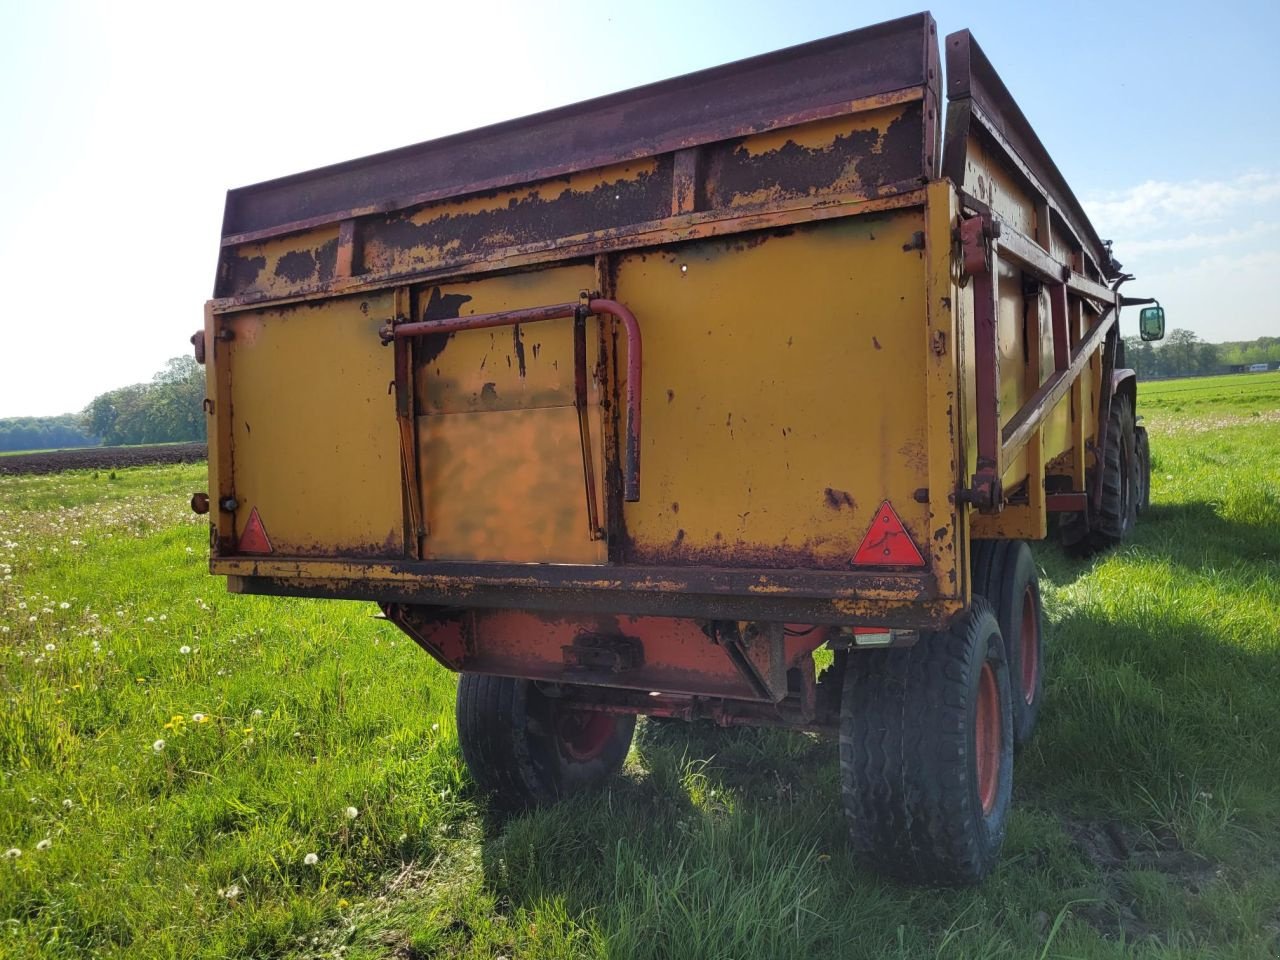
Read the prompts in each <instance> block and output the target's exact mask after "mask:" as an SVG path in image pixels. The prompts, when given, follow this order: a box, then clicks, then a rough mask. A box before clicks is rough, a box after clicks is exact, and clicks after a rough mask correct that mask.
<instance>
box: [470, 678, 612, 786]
mask: <svg viewBox="0 0 1280 960" xmlns="http://www.w3.org/2000/svg"><path fill="white" fill-rule="evenodd" d="M457 716H458V741H459V743H460V745H461V747H462V756H463V759H464V760H466V762H467V768H468V769H469V770H470V771H471V776H472V778H473V779H474V780H475V781H476V783H477V785H479V787H480V789H481V790H483V791H484V792H485V793H489V794H492V795H493V797H494V799H495V801H497V803H498V804H499V805H500V806H503V807H509V808H522V807H530V806H538V805H542V804H547V803H552V802H554V801H555V800H558V799H560V798H561V797H565V796H568V795H570V794H572V793H576V792H578V791H580V790H585V789H588V788H590V787H594V786H597V785H598V784H600V783H602V782H604V781H605V780H607V779H608V778H609V777H611V776H613V775H614V774H615V773H617V772H618V770H620V769H621V768H622V764H623V763H624V762H625V761H626V759H627V751H628V750H630V749H631V737H632V734H633V733H634V732H635V727H636V718H635V717H633V716H626V715H623V716H619V715H616V714H611V713H604V712H602V711H599V710H590V709H582V708H580V707H578V706H577V705H576V704H571V703H570V701H567V700H561V699H560V698H558V697H555V696H551V695H550V694H549V693H548V692H545V691H544V690H543V689H542V688H541V687H540V686H539V685H538V684H537V683H535V682H534V681H532V680H520V679H516V678H513V677H493V676H488V675H485V674H478V673H464V674H462V675H461V676H460V677H459V678H458V699H457Z"/></svg>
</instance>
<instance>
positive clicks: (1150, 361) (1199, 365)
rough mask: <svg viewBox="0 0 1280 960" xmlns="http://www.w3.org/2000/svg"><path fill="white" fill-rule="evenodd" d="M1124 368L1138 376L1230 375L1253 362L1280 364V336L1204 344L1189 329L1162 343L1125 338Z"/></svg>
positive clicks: (1169, 337)
mask: <svg viewBox="0 0 1280 960" xmlns="http://www.w3.org/2000/svg"><path fill="white" fill-rule="evenodd" d="M1124 348H1125V366H1127V367H1130V368H1131V369H1133V370H1136V371H1137V372H1138V376H1140V377H1195V376H1205V375H1208V374H1214V373H1231V372H1233V371H1238V370H1239V369H1241V368H1247V367H1249V366H1252V365H1253V364H1255V363H1265V364H1267V365H1268V366H1269V367H1271V368H1272V369H1274V368H1275V365H1276V364H1278V363H1280V337H1259V338H1258V339H1257V340H1249V341H1237V342H1230V343H1205V342H1204V341H1203V340H1201V339H1200V338H1199V337H1198V336H1196V335H1195V334H1194V333H1192V332H1191V331H1190V330H1172V331H1170V332H1169V334H1168V336H1166V337H1165V339H1164V341H1163V342H1159V343H1146V342H1144V341H1142V340H1140V339H1138V338H1137V337H1125V341H1124Z"/></svg>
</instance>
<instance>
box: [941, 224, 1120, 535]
mask: <svg viewBox="0 0 1280 960" xmlns="http://www.w3.org/2000/svg"><path fill="white" fill-rule="evenodd" d="M957 233H958V236H957V239H958V241H959V243H960V245H961V252H962V257H963V262H964V269H965V272H966V273H967V274H968V275H969V276H970V278H971V279H972V282H973V297H974V341H975V342H974V378H975V387H976V389H975V394H976V397H975V404H976V408H977V409H976V421H977V434H978V436H977V444H978V458H977V471H976V472H975V473H974V475H973V479H972V485H971V487H970V488H969V490H967V491H963V494H964V498H965V499H967V500H968V501H969V502H970V503H973V504H975V505H976V506H977V507H978V508H979V509H980V510H982V511H983V512H998V511H999V510H1000V509H1001V507H1002V506H1003V493H1002V491H1001V488H1000V483H1001V476H1002V474H1003V472H1004V464H1006V463H1008V462H1009V461H1010V460H1012V459H1013V458H1014V457H1015V456H1017V455H1018V452H1019V451H1020V450H1021V449H1022V448H1023V447H1024V446H1026V444H1027V442H1028V441H1029V440H1030V439H1031V437H1032V436H1033V435H1034V434H1035V431H1036V430H1038V429H1039V428H1040V425H1041V424H1042V423H1043V422H1044V420H1045V418H1046V417H1048V415H1049V413H1050V412H1051V411H1052V410H1053V408H1054V406H1055V405H1056V404H1057V403H1058V401H1059V400H1061V399H1062V397H1063V396H1064V395H1065V394H1066V392H1067V391H1068V390H1070V389H1071V385H1072V383H1074V382H1075V381H1076V379H1077V378H1078V377H1079V376H1080V374H1081V372H1082V371H1083V370H1084V367H1085V365H1086V364H1088V362H1089V360H1090V359H1091V358H1092V357H1093V356H1094V354H1096V353H1097V351H1098V349H1099V347H1102V348H1103V350H1104V355H1103V365H1104V370H1103V373H1104V378H1103V383H1104V384H1108V383H1110V367H1109V366H1108V364H1109V362H1110V361H1111V359H1112V358H1113V354H1114V349H1115V339H1116V334H1115V329H1116V318H1117V311H1116V305H1117V302H1118V296H1119V295H1118V294H1117V293H1116V292H1115V291H1114V290H1112V289H1110V288H1108V287H1106V286H1103V285H1102V284H1100V283H1097V282H1095V281H1092V280H1090V279H1089V278H1087V277H1083V276H1081V275H1079V274H1076V273H1075V272H1073V271H1072V269H1071V268H1070V266H1068V265H1067V264H1065V263H1062V262H1061V261H1059V260H1057V259H1055V258H1054V257H1052V256H1050V255H1049V254H1048V253H1047V252H1046V251H1045V250H1044V249H1043V248H1042V247H1040V246H1039V245H1038V244H1036V243H1035V242H1034V241H1032V240H1031V239H1030V238H1028V237H1026V236H1024V235H1023V234H1021V233H1018V232H1017V231H1016V230H1013V229H1012V228H1010V227H1009V226H1008V225H1007V224H1004V223H1002V222H1001V221H1000V220H999V219H998V218H996V217H995V216H994V215H993V214H991V213H989V212H983V213H978V214H977V215H975V216H971V217H969V218H968V219H966V220H963V221H961V224H960V228H959V230H958V232H957ZM1001 258H1003V259H1006V260H1009V261H1011V262H1013V263H1016V264H1017V265H1018V266H1020V267H1021V268H1022V270H1023V271H1024V272H1025V273H1028V274H1030V275H1031V276H1033V277H1035V278H1036V279H1037V280H1039V281H1041V282H1042V283H1045V284H1046V285H1047V286H1048V287H1049V303H1050V311H1051V322H1052V326H1053V343H1054V371H1053V373H1051V374H1050V375H1049V377H1048V378H1047V379H1046V380H1045V381H1044V382H1043V383H1042V384H1041V385H1040V387H1039V388H1038V389H1037V390H1036V392H1035V393H1033V394H1032V395H1031V397H1029V398H1028V400H1027V402H1026V403H1025V404H1023V406H1022V407H1021V408H1020V409H1019V410H1018V411H1017V412H1016V413H1015V414H1013V415H1012V416H1011V417H1010V418H1009V419H1008V422H1007V423H1006V424H1005V425H1004V427H1003V429H1002V428H1001V427H1000V352H999V351H1000V348H999V337H998V333H999V330H998V328H999V322H998V320H999V318H998V312H997V311H998V301H997V290H996V275H997V270H996V268H995V263H996V261H997V260H998V259H1001ZM1069 292H1070V293H1073V294H1076V295H1078V296H1083V297H1087V298H1089V299H1090V300H1093V301H1095V302H1096V303H1097V304H1098V307H1099V316H1098V319H1097V320H1096V321H1095V322H1094V324H1093V326H1092V327H1091V328H1090V329H1089V330H1088V332H1087V333H1085V335H1084V336H1083V337H1081V338H1080V341H1079V343H1077V344H1076V346H1075V349H1074V350H1073V349H1071V348H1070V346H1069V338H1068V331H1067V310H1066V304H1067V294H1068V293H1069ZM1102 393H1103V397H1102V400H1103V403H1102V411H1101V414H1100V416H1101V422H1102V423H1103V424H1105V423H1106V417H1107V414H1108V410H1109V406H1110V393H1111V392H1110V390H1103V391H1102ZM1103 440H1104V437H1103V436H1102V434H1101V433H1100V434H1099V443H1100V444H1101V443H1102V442H1103ZM1097 486H1099V485H1098V484H1095V487H1097Z"/></svg>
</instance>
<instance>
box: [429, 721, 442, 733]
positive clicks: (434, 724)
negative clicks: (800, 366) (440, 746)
mask: <svg viewBox="0 0 1280 960" xmlns="http://www.w3.org/2000/svg"><path fill="white" fill-rule="evenodd" d="M439 729H440V724H438V723H433V724H432V725H431V732H432V733H435V732H436V731H437V730H439Z"/></svg>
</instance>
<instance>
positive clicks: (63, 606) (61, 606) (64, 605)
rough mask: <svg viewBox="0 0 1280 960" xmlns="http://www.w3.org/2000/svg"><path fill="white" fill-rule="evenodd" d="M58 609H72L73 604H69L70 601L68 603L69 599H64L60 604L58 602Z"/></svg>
mask: <svg viewBox="0 0 1280 960" xmlns="http://www.w3.org/2000/svg"><path fill="white" fill-rule="evenodd" d="M58 609H59V610H70V609H71V604H69V603H67V601H65V600H63V601H62V602H61V603H60V604H58Z"/></svg>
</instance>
